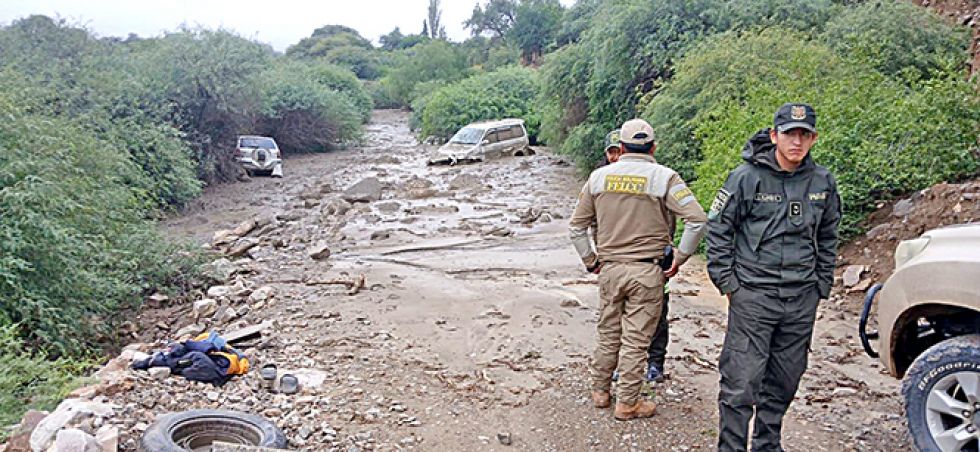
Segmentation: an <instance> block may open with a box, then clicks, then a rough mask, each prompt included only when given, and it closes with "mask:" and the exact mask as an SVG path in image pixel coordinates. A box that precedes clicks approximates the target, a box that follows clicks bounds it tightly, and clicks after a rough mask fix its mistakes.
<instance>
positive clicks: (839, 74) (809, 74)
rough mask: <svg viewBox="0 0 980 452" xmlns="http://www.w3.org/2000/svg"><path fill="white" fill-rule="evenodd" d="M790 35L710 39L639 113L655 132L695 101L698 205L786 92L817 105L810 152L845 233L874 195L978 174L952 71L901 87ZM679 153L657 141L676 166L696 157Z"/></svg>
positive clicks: (978, 108) (963, 94)
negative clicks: (829, 177) (841, 212)
mask: <svg viewBox="0 0 980 452" xmlns="http://www.w3.org/2000/svg"><path fill="white" fill-rule="evenodd" d="M790 36H792V33H791V31H790V30H786V29H780V28H775V29H770V30H766V31H762V32H759V33H748V34H743V35H737V34H724V35H720V36H718V37H716V38H713V39H710V40H708V41H707V42H706V43H704V44H703V45H701V46H699V47H698V48H697V49H696V50H693V51H691V52H689V53H688V56H687V57H685V58H684V59H683V60H681V61H680V62H679V63H678V64H677V73H676V75H675V77H674V78H673V80H672V81H671V83H670V84H668V85H667V87H666V88H665V89H664V91H663V94H662V95H661V96H658V98H657V99H654V100H653V102H652V103H651V104H650V106H649V108H648V110H647V113H648V117H649V119H651V120H652V121H653V122H655V123H658V124H661V127H660V128H659V129H658V131H662V130H664V128H665V127H666V128H669V126H670V124H669V123H667V124H666V125H664V123H663V122H659V121H658V118H661V117H664V116H666V115H665V114H664V111H669V110H670V109H672V108H676V106H677V105H678V104H679V103H683V102H684V101H687V102H690V103H691V104H693V105H694V106H695V107H694V108H696V112H695V114H694V115H693V116H692V118H691V119H690V120H689V121H688V122H687V124H686V126H688V127H691V128H692V129H693V131H694V136H695V141H694V142H693V143H692V144H691V146H693V147H696V148H699V149H701V150H702V152H703V160H701V161H700V163H698V164H697V181H696V182H695V183H694V184H693V187H694V190H695V192H696V194H697V195H698V199H700V200H701V202H702V203H705V205H707V204H706V203H709V202H710V201H711V198H712V197H713V196H714V193H715V192H716V191H717V190H718V188H719V187H720V186H721V185H722V183H723V182H724V180H725V177H726V176H727V173H728V171H729V170H731V169H732V168H734V167H735V166H737V165H738V164H740V163H741V161H742V160H741V157H740V153H741V149H742V146H743V145H744V143H745V141H746V140H747V139H748V137H749V136H750V135H751V134H752V133H754V132H755V131H756V130H758V129H759V128H762V127H767V126H769V125H771V123H772V114H773V112H774V111H775V110H776V108H778V107H779V105H781V104H783V103H784V102H787V101H792V100H796V101H806V102H809V103H812V104H813V106H814V108H815V109H816V111H817V115H818V116H817V118H818V129H819V131H820V136H819V140H818V142H817V144H816V146H815V147H814V149H813V156H814V158H815V160H816V161H817V162H818V163H819V164H821V165H824V166H827V167H828V168H829V169H830V170H831V171H833V172H834V174H835V175H836V177H837V180H838V182H839V184H840V189H841V194H842V196H843V198H844V205H845V216H844V223H843V227H844V230H845V231H846V232H847V233H853V232H854V231H855V227H856V225H857V223H858V222H859V221H860V220H861V219H863V216H864V214H865V213H867V212H868V211H869V210H870V209H871V208H873V206H874V201H875V200H876V199H881V198H882V197H888V196H890V195H893V194H897V193H905V192H909V191H913V190H918V189H921V188H924V187H927V186H929V185H930V184H933V183H936V182H939V181H942V180H947V179H951V178H956V177H960V176H963V175H967V174H971V173H973V172H974V171H976V170H977V165H978V163H977V158H976V155H975V154H974V152H975V150H976V146H977V125H978V124H980V99H978V97H977V94H976V91H974V90H975V88H976V87H975V86H971V85H970V84H969V83H967V82H964V81H961V80H959V74H948V75H947V76H945V77H937V78H935V79H932V80H929V81H926V82H923V83H920V84H916V85H914V86H912V87H911V88H909V87H908V86H906V85H905V84H904V83H902V82H900V81H897V80H893V79H890V78H888V77H886V76H884V75H882V74H881V73H880V72H878V71H876V70H875V69H874V68H872V67H871V66H869V65H867V64H865V63H863V62H861V61H855V60H853V59H845V58H842V57H840V56H838V55H836V54H835V53H834V52H833V50H831V49H830V48H829V47H826V46H824V45H822V44H820V43H818V42H814V41H810V40H808V39H806V37H805V36H797V37H796V38H790ZM661 98H662V99H671V102H662V99H661ZM679 99H684V100H679ZM687 151H688V150H686V149H676V148H674V149H673V151H671V150H669V149H665V152H664V153H663V154H660V155H658V158H659V159H660V161H662V162H664V163H665V164H668V165H672V166H673V165H676V164H677V163H679V162H683V161H684V159H690V158H695V157H693V155H692V154H693V153H690V152H687Z"/></svg>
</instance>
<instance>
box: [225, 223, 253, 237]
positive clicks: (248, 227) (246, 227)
mask: <svg viewBox="0 0 980 452" xmlns="http://www.w3.org/2000/svg"><path fill="white" fill-rule="evenodd" d="M255 226H257V223H256V222H255V220H245V221H243V222H241V224H239V225H238V226H237V227H235V229H232V231H231V233H232V234H235V235H237V236H239V237H245V236H246V235H248V233H249V232H252V230H253V229H255Z"/></svg>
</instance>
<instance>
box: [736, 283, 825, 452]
mask: <svg viewBox="0 0 980 452" xmlns="http://www.w3.org/2000/svg"><path fill="white" fill-rule="evenodd" d="M819 300H820V295H819V293H818V292H817V289H816V287H814V288H812V289H809V290H804V291H803V292H801V293H800V294H799V295H797V296H796V297H793V298H779V297H777V296H775V295H774V294H770V293H763V292H760V291H755V290H752V289H750V288H747V287H744V286H743V287H742V288H740V289H739V290H737V291H736V292H735V293H734V294H732V300H731V303H730V306H729V310H728V331H727V333H726V334H725V344H724V346H723V347H722V350H721V358H720V360H719V363H718V370H719V372H720V373H721V384H720V386H721V389H720V391H719V393H718V411H719V417H720V421H719V424H720V425H719V432H720V433H719V439H718V450H719V451H744V450H747V447H748V438H747V436H748V429H749V422H750V420H751V419H752V416H753V414H754V415H755V424H754V428H753V435H752V450H753V451H782V450H783V449H782V446H781V445H780V436H781V431H782V425H783V415H784V414H786V410H787V409H788V408H789V405H790V402H792V401H793V396H794V395H796V390H797V388H798V387H799V384H800V377H802V376H803V372H804V371H805V370H806V366H807V354H808V351H809V347H810V340H811V337H812V335H813V322H814V319H815V317H816V312H817V303H818V302H819Z"/></svg>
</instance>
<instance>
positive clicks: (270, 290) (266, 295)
mask: <svg viewBox="0 0 980 452" xmlns="http://www.w3.org/2000/svg"><path fill="white" fill-rule="evenodd" d="M275 295H276V288H275V287H272V286H262V287H259V288H258V289H256V290H255V291H253V292H252V294H251V295H249V296H248V299H249V300H252V302H259V301H266V300H268V299H270V298H272V297H274V296H275Z"/></svg>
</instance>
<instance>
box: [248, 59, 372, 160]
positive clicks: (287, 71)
mask: <svg viewBox="0 0 980 452" xmlns="http://www.w3.org/2000/svg"><path fill="white" fill-rule="evenodd" d="M318 74H319V75H322V76H324V78H323V79H324V80H329V78H330V77H329V76H330V74H331V72H330V71H329V70H321V71H320V72H318ZM355 82H356V80H355ZM258 87H259V88H258V90H259V99H260V104H259V114H260V117H259V120H258V124H257V130H258V131H259V133H262V134H264V135H270V136H272V137H273V138H275V139H276V142H278V143H279V146H280V147H281V148H282V150H283V151H284V152H287V153H288V152H311V151H312V152H318V151H325V150H328V149H331V148H332V147H333V145H334V144H335V143H337V142H339V141H346V140H350V139H352V138H355V137H356V136H357V134H358V132H359V130H360V124H361V121H362V120H364V119H366V118H365V114H366V113H367V112H363V113H361V112H359V114H352V113H354V112H355V111H357V108H356V107H355V106H354V104H353V100H352V99H351V97H350V96H348V95H347V94H346V93H342V92H340V91H337V90H334V89H332V88H331V87H330V86H328V85H327V84H325V83H321V82H320V81H319V79H318V78H317V77H315V74H314V73H313V71H312V70H308V69H307V67H306V66H305V65H303V64H301V63H291V64H280V65H277V66H276V67H274V68H272V69H270V70H267V71H265V72H264V73H263V74H262V76H261V77H259V80H258Z"/></svg>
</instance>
